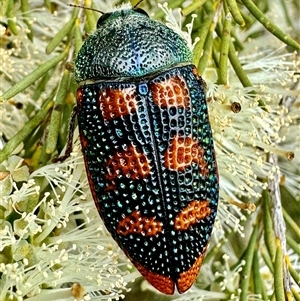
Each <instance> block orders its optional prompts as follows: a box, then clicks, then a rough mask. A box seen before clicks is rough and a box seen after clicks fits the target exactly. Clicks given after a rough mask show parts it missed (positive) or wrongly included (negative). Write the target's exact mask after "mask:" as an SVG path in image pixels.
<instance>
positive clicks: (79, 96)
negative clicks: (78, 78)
mask: <svg viewBox="0 0 300 301" xmlns="http://www.w3.org/2000/svg"><path fill="white" fill-rule="evenodd" d="M76 100H77V103H78V104H79V103H81V102H82V100H83V88H82V87H79V88H78V89H77V91H76Z"/></svg>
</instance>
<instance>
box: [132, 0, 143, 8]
mask: <svg viewBox="0 0 300 301" xmlns="http://www.w3.org/2000/svg"><path fill="white" fill-rule="evenodd" d="M141 2H143V0H140V1H138V3H137V4H136V5H135V6H134V7H133V8H136V7H138V6H139V4H140V3H141Z"/></svg>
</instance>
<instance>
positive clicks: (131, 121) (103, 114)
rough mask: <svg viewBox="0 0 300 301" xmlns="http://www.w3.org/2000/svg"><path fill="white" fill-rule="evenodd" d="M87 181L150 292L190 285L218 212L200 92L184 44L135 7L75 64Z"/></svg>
mask: <svg viewBox="0 0 300 301" xmlns="http://www.w3.org/2000/svg"><path fill="white" fill-rule="evenodd" d="M75 77H76V81H77V82H78V84H79V87H78V89H77V107H76V114H77V118H78V126H79V133H80V140H81V145H82V151H83V155H84V160H85V166H86V172H87V176H88V181H89V185H90V189H91V193H92V195H93V198H94V201H95V204H96V207H97V209H98V211H99V214H100V216H101V218H102V219H103V221H104V224H105V226H106V228H107V229H108V231H109V232H110V233H111V235H112V237H113V238H114V239H115V240H116V242H117V243H118V245H119V246H120V247H121V249H122V250H123V251H124V252H125V254H126V255H127V256H128V258H129V259H130V260H131V261H132V263H133V264H134V265H135V267H136V268H137V269H138V270H139V271H140V273H141V274H142V275H143V276H144V277H145V278H146V279H147V280H148V282H150V283H151V284H152V285H153V286H154V287H155V288H156V289H158V290H159V291H161V292H163V293H165V294H173V293H174V291H175V286H176V287H177V290H178V292H179V293H183V292H185V291H186V290H188V289H189V288H190V287H191V285H192V284H193V283H194V281H195V279H196V277H197V275H198V273H199V270H200V267H201V264H202V261H203V258H204V255H205V252H206V249H207V244H208V241H209V239H210V235H211V231H212V228H213V224H214V220H215V217H216V213H217V203H218V171H217V164H216V159H215V151H214V146H213V138H212V131H211V127H210V123H209V118H208V112H207V103H206V99H205V83H204V81H203V80H202V78H201V77H200V76H199V75H198V73H197V69H196V67H195V66H194V65H193V63H192V53H191V51H190V50H189V48H188V47H187V45H186V42H185V41H184V40H183V39H182V38H181V37H180V36H179V35H178V34H177V33H175V32H174V31H173V30H171V29H170V28H168V27H167V26H165V25H164V24H162V23H160V22H157V21H154V20H152V19H150V18H149V16H148V15H147V13H146V12H145V11H144V10H142V9H140V8H137V7H136V6H135V7H133V8H132V7H129V6H125V7H124V6H123V7H120V8H118V9H116V10H114V11H113V12H110V13H105V14H103V15H102V16H101V17H100V18H99V20H98V23H97V29H96V31H95V32H94V33H93V34H91V35H90V36H89V37H88V38H87V39H86V40H85V42H84V43H83V45H82V48H81V49H80V51H79V53H78V54H77V58H76V61H75Z"/></svg>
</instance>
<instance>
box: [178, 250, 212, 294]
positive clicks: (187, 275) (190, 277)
mask: <svg viewBox="0 0 300 301" xmlns="http://www.w3.org/2000/svg"><path fill="white" fill-rule="evenodd" d="M205 252H206V248H205V249H204V250H203V252H202V253H201V254H200V256H199V257H198V258H197V259H196V261H195V263H194V264H193V265H192V266H191V267H190V268H189V269H188V270H187V271H185V272H182V273H180V274H179V278H178V280H177V284H176V286H177V289H178V292H179V293H181V294H182V293H184V292H185V291H187V290H188V289H189V288H190V287H191V286H192V285H193V283H194V282H195V280H196V278H197V276H198V273H199V271H200V267H201V265H202V261H203V258H204V255H205Z"/></svg>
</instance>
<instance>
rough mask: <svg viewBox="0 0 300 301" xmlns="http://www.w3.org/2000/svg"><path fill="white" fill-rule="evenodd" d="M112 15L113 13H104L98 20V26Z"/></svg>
mask: <svg viewBox="0 0 300 301" xmlns="http://www.w3.org/2000/svg"><path fill="white" fill-rule="evenodd" d="M110 16H111V13H106V14H103V15H102V16H101V17H100V18H99V19H98V22H97V28H98V27H100V26H101V25H102V23H103V22H104V21H105V20H106V19H108V18H109V17H110Z"/></svg>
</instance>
